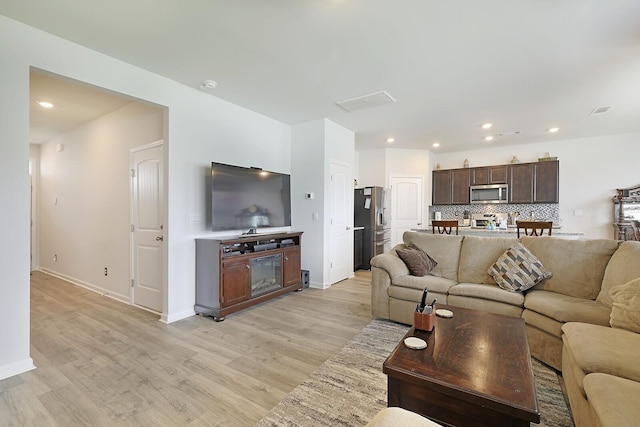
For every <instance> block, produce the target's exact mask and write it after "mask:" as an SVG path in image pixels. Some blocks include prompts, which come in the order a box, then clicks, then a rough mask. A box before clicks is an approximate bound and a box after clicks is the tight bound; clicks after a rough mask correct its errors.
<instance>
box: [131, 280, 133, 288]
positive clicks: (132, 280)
mask: <svg viewBox="0 0 640 427" xmlns="http://www.w3.org/2000/svg"><path fill="white" fill-rule="evenodd" d="M131 287H132V288H133V279H131Z"/></svg>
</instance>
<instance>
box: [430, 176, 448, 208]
mask: <svg viewBox="0 0 640 427" xmlns="http://www.w3.org/2000/svg"><path fill="white" fill-rule="evenodd" d="M432 187H433V190H432V193H431V199H432V202H433V204H434V205H450V204H451V171H450V170H443V171H433V180H432Z"/></svg>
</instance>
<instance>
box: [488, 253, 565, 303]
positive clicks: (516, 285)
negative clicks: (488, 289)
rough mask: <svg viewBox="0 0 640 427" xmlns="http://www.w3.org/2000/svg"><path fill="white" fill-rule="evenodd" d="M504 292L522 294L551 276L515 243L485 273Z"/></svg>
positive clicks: (533, 257) (536, 259)
mask: <svg viewBox="0 0 640 427" xmlns="http://www.w3.org/2000/svg"><path fill="white" fill-rule="evenodd" d="M487 273H489V275H491V277H493V279H494V280H495V281H496V283H497V284H498V286H500V287H501V288H502V289H504V290H506V291H511V292H518V291H520V292H522V291H526V290H527V289H529V288H532V287H534V286H535V285H537V284H538V283H540V282H542V281H543V280H545V279H548V278H549V277H551V276H552V273H551V272H550V271H549V270H547V269H546V268H544V265H542V263H541V262H540V260H539V259H538V258H537V257H536V256H535V255H534V254H532V253H531V251H530V250H529V249H527V248H526V247H524V246H523V245H522V243H517V244H515V245H513V246H511V247H510V248H509V249H507V250H506V251H505V252H504V253H503V254H502V255H501V256H500V258H498V260H497V261H496V262H495V264H493V265H492V266H491V267H489V270H488V271H487Z"/></svg>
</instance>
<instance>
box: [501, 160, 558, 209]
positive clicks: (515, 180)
mask: <svg viewBox="0 0 640 427" xmlns="http://www.w3.org/2000/svg"><path fill="white" fill-rule="evenodd" d="M509 190H510V191H511V196H510V199H509V200H510V202H511V203H558V201H559V162H558V161H557V160H555V161H550V162H537V163H522V164H517V165H511V179H510V182H509Z"/></svg>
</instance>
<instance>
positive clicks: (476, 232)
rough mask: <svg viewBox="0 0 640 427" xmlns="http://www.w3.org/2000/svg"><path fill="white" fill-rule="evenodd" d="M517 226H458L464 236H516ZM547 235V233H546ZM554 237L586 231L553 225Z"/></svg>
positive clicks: (570, 236)
mask: <svg viewBox="0 0 640 427" xmlns="http://www.w3.org/2000/svg"><path fill="white" fill-rule="evenodd" d="M411 231H420V232H422V233H431V228H415V229H412V230H411ZM517 231H518V230H517V229H516V226H515V225H513V226H509V227H508V228H506V229H504V228H496V229H495V230H487V229H486V228H478V227H470V226H460V227H458V233H459V234H460V235H463V236H493V237H515V235H516V234H517ZM545 235H546V234H545ZM551 236H552V237H562V238H565V239H580V238H584V236H585V233H569V232H566V231H561V227H560V226H556V227H553V231H552V232H551Z"/></svg>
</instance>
